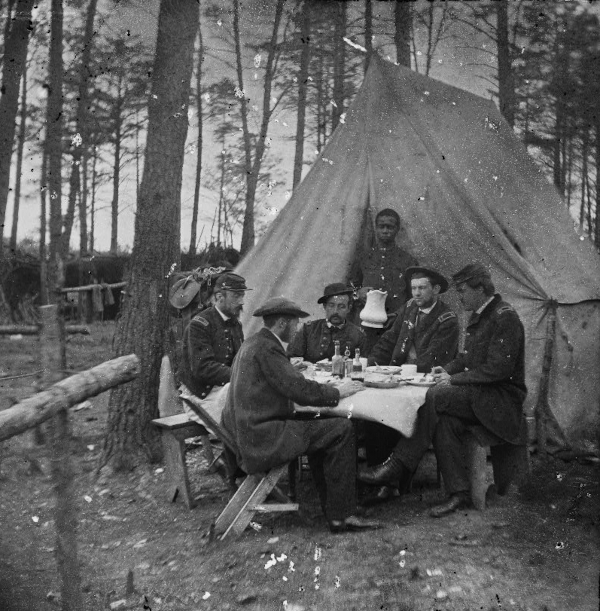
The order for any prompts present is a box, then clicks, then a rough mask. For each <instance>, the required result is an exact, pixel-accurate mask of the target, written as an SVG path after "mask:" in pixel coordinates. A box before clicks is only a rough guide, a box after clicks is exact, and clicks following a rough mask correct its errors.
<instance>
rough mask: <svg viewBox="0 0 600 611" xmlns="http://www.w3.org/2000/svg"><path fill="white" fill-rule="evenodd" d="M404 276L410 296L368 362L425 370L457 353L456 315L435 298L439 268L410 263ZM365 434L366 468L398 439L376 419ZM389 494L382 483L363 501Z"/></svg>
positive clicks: (440, 286) (441, 283) (442, 282)
mask: <svg viewBox="0 0 600 611" xmlns="http://www.w3.org/2000/svg"><path fill="white" fill-rule="evenodd" d="M406 280H407V282H408V283H409V285H410V287H411V292H412V299H411V300H410V301H408V302H407V303H406V304H405V305H403V306H402V307H401V308H400V310H398V316H397V318H396V320H395V321H394V324H393V326H392V328H391V329H389V330H388V331H386V332H385V333H384V334H383V335H382V336H381V337H380V338H379V340H378V341H377V343H376V344H375V346H374V347H373V349H372V350H371V354H370V355H369V365H404V364H416V366H417V371H418V372H421V373H430V372H431V370H432V369H433V367H436V366H438V365H445V364H446V363H448V362H450V361H451V360H452V359H453V358H454V357H455V356H456V349H457V347H458V337H459V327H458V318H457V316H456V314H455V313H454V312H453V311H452V310H451V309H450V308H449V307H448V306H447V305H446V304H445V303H444V302H443V301H442V300H441V299H440V298H439V295H440V293H445V292H446V290H447V289H448V280H446V278H444V276H443V275H442V274H440V273H439V272H438V271H436V270H433V269H429V268H426V267H409V268H408V269H407V270H406ZM365 434H366V438H365V442H366V452H367V465H369V466H373V465H378V464H379V463H381V462H382V461H384V460H385V459H386V458H387V457H388V456H389V455H390V452H391V451H392V450H393V448H394V446H395V445H396V443H397V442H398V441H399V439H400V433H398V432H397V431H395V430H394V429H390V428H388V427H386V426H383V425H381V424H378V423H375V422H367V423H365ZM400 492H403V491H402V490H400ZM393 493H394V490H393V489H392V487H390V486H385V485H384V486H382V487H381V488H380V489H379V490H378V491H377V493H376V495H375V496H373V497H372V498H370V499H368V501H367V502H369V503H376V502H382V501H384V500H387V499H388V498H390V497H391V496H392V495H393Z"/></svg>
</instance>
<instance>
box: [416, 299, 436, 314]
mask: <svg viewBox="0 0 600 611" xmlns="http://www.w3.org/2000/svg"><path fill="white" fill-rule="evenodd" d="M436 305H437V299H436V300H435V301H434V302H433V305H431V306H429V307H428V308H419V314H429V312H431V310H433V308H435V306H436Z"/></svg>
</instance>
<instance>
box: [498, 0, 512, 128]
mask: <svg viewBox="0 0 600 611" xmlns="http://www.w3.org/2000/svg"><path fill="white" fill-rule="evenodd" d="M496 11H497V18H498V22H497V38H496V42H497V49H498V100H499V103H500V112H501V113H502V116H503V117H504V118H505V119H506V122H507V123H508V124H509V125H510V126H511V127H514V126H515V79H514V74H513V68H512V53H511V49H510V42H509V39H508V0H499V1H498V2H496Z"/></svg>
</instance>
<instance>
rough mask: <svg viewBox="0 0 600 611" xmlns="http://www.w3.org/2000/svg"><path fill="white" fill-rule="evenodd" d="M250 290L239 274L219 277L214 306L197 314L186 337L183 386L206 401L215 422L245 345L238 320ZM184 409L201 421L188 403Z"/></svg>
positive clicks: (204, 402)
mask: <svg viewBox="0 0 600 611" xmlns="http://www.w3.org/2000/svg"><path fill="white" fill-rule="evenodd" d="M247 290H249V289H248V288H247V287H246V281H245V280H244V278H242V277H241V276H239V275H238V274H234V273H225V274H222V275H221V276H219V277H218V278H217V280H216V282H215V287H214V291H213V298H214V305H212V306H211V307H209V308H206V309H205V310H202V312H200V313H199V314H196V316H194V317H193V318H192V320H191V321H190V323H189V325H188V326H187V327H186V329H185V331H184V335H183V351H182V352H183V354H182V357H181V361H182V362H181V378H182V381H183V384H184V385H185V386H187V388H188V389H189V390H190V391H191V392H192V393H193V394H194V395H196V396H197V397H199V398H200V399H203V407H204V408H205V409H206V410H207V411H208V412H209V413H210V414H211V415H212V416H213V417H215V419H216V420H218V419H219V414H220V411H221V409H222V407H223V405H224V401H225V395H226V393H227V388H226V384H228V383H229V377H230V375H231V364H232V363H233V358H234V357H235V355H236V354H237V352H238V350H239V349H240V346H241V345H242V342H243V341H244V334H243V332H242V325H241V323H240V321H239V319H238V317H239V315H240V313H241V311H242V307H243V305H244V294H245V292H246V291H247ZM184 409H185V411H186V413H187V414H188V415H189V416H190V417H191V418H192V419H194V420H199V418H198V416H196V414H195V413H194V412H192V410H191V409H190V408H189V406H188V405H187V404H186V403H184Z"/></svg>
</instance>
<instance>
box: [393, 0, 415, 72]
mask: <svg viewBox="0 0 600 611" xmlns="http://www.w3.org/2000/svg"><path fill="white" fill-rule="evenodd" d="M411 30H412V14H411V8H410V3H409V2H396V6H395V8H394V44H395V45H396V61H397V62H398V63H399V64H400V65H401V66H406V67H407V68H410V37H411Z"/></svg>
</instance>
